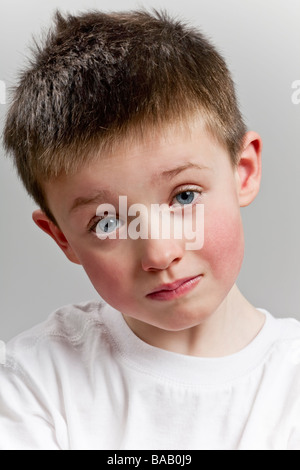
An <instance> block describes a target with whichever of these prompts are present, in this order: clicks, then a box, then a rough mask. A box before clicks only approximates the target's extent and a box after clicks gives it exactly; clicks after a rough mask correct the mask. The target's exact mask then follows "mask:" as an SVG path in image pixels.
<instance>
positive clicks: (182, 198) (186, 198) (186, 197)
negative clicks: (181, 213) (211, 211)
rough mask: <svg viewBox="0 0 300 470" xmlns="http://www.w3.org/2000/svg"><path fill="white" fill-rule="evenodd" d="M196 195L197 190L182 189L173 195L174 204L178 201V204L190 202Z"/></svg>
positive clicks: (197, 193)
mask: <svg viewBox="0 0 300 470" xmlns="http://www.w3.org/2000/svg"><path fill="white" fill-rule="evenodd" d="M198 195H199V192H197V191H182V192H181V193H179V194H177V196H175V198H174V201H175V205H176V203H179V204H180V205H187V204H192V203H193V202H194V200H195V199H196V197H197V196H198Z"/></svg>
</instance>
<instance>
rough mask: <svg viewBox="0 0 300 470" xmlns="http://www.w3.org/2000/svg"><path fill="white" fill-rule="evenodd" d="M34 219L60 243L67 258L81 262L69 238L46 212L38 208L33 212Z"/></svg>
mask: <svg viewBox="0 0 300 470" xmlns="http://www.w3.org/2000/svg"><path fill="white" fill-rule="evenodd" d="M32 219H33V221H34V222H35V223H36V225H37V226H38V227H39V228H40V229H41V230H43V231H44V232H46V233H47V234H48V235H50V237H51V238H53V240H55V242H56V243H57V244H58V246H59V248H61V249H62V251H63V252H64V254H65V255H66V256H67V258H68V259H69V260H70V261H72V263H76V264H81V263H80V262H79V261H78V258H77V256H76V255H75V253H74V251H73V250H72V248H71V246H70V244H69V242H68V240H67V239H66V237H65V236H64V234H63V232H62V231H61V230H60V228H59V227H58V226H57V225H55V224H54V223H53V222H52V221H51V220H50V219H49V218H48V217H47V216H46V214H45V213H44V212H43V211H42V210H40V209H38V210H36V211H34V212H33V214H32Z"/></svg>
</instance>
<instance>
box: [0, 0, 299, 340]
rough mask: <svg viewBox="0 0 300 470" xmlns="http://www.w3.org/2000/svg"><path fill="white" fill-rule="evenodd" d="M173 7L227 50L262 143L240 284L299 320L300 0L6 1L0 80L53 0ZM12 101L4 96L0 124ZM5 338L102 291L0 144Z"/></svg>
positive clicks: (0, 329) (72, 7) (12, 72)
mask: <svg viewBox="0 0 300 470" xmlns="http://www.w3.org/2000/svg"><path fill="white" fill-rule="evenodd" d="M141 6H146V7H150V6H153V7H156V8H161V7H165V8H167V9H168V10H169V11H170V12H171V13H175V14H178V15H179V16H180V17H183V18H186V19H187V20H190V21H191V22H192V23H193V24H194V25H196V26H199V27H200V28H201V29H202V31H203V32H204V33H206V34H207V35H208V36H209V37H210V38H212V39H213V42H214V43H215V45H216V46H217V47H218V49H219V50H220V52H221V53H223V55H224V56H225V58H226V59H227V62H228V65H229V67H230V69H231V71H232V74H233V77H234V80H235V82H236V83H237V91H238V96H239V100H240V103H241V108H242V112H243V114H244V116H245V119H246V122H247V124H248V127H249V128H251V129H253V130H256V131H258V132H259V133H260V134H261V136H262V138H263V142H264V150H263V179H262V186H261V191H260V194H259V196H258V197H257V199H256V201H255V202H254V203H253V204H252V205H251V206H249V207H247V208H244V209H242V214H243V219H244V225H245V234H246V256H245V260H244V265H243V268H242V271H241V274H240V277H239V282H238V284H239V287H240V289H241V290H242V292H243V293H244V294H245V295H246V296H247V297H248V299H249V300H250V301H251V302H252V303H253V304H254V305H256V306H257V307H264V308H266V309H268V310H270V311H271V312H272V313H273V314H274V315H275V316H293V317H296V318H298V319H299V320H300V309H299V305H300V302H299V301H300V289H299V284H300V282H299V281H300V269H299V262H300V222H299V203H300V184H299V177H300V133H299V124H300V105H295V104H293V103H292V100H291V96H292V93H293V90H292V83H293V81H295V80H300V27H299V24H300V1H299V0H243V1H241V0H194V1H193V0H184V1H178V0H158V1H157V0H151V1H150V0H149V1H143V2H136V1H130V0H125V1H124V0H123V1H119V0H110V1H109V2H104V1H100V0H98V1H97V0H94V1H87V0H86V1H83V0H60V1H57V0H47V2H41V1H38V0H26V1H21V0H9V1H8V0H1V3H0V57H1V61H0V80H4V81H5V83H6V84H7V86H8V87H9V86H12V85H13V84H14V83H15V79H16V77H17V73H18V70H19V69H20V67H21V68H22V67H23V66H24V65H25V64H26V61H27V58H28V56H30V51H29V47H28V44H29V43H30V41H31V37H32V34H34V35H39V34H40V31H41V29H43V28H47V27H48V26H49V25H50V23H51V18H52V13H53V11H54V9H55V8H60V9H61V10H63V11H70V12H73V13H74V12H78V11H79V10H80V11H82V10H87V9H90V8H99V9H102V10H105V11H110V10H122V9H123V10H127V9H132V8H136V7H141ZM6 109H7V106H5V105H0V131H2V127H3V122H4V116H5V112H6ZM0 194H1V205H0V221H1V244H0V266H1V271H0V298H1V311H0V338H1V339H2V340H4V341H7V340H8V339H9V338H11V337H12V336H14V335H16V334H17V333H19V332H21V331H22V330H24V329H26V328H28V327H30V326H32V325H34V324H35V323H37V322H40V321H42V320H44V319H45V318H46V317H47V316H48V314H49V313H51V311H53V310H54V309H56V308H58V307H59V306H61V305H64V304H66V303H74V302H78V301H83V300H87V299H90V298H97V293H96V292H95V291H94V289H93V287H92V286H90V284H89V280H88V279H87V276H86V275H85V273H84V272H83V270H82V268H81V267H79V266H76V265H73V264H71V263H70V262H68V260H67V259H66V258H65V257H64V255H63V253H62V252H60V250H59V249H58V248H57V247H56V245H55V243H54V242H53V241H52V240H51V239H50V238H49V237H47V236H46V235H45V234H43V233H42V232H41V231H39V229H38V228H37V227H36V226H35V225H34V223H33V222H32V220H31V213H32V210H33V209H34V208H35V206H34V204H33V202H32V201H31V200H30V199H29V197H28V196H27V195H26V193H25V191H24V190H23V187H22V186H21V184H20V182H19V181H18V178H17V176H16V174H15V172H14V170H13V168H12V166H11V163H10V161H9V160H8V159H6V158H4V152H3V149H2V148H0Z"/></svg>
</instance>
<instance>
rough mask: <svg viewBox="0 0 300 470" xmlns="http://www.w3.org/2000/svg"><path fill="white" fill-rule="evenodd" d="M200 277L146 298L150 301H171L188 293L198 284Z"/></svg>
mask: <svg viewBox="0 0 300 470" xmlns="http://www.w3.org/2000/svg"><path fill="white" fill-rule="evenodd" d="M201 278H202V275H201V274H200V275H199V276H196V277H193V278H190V279H187V280H186V281H184V282H183V283H182V284H180V286H178V287H177V288H176V289H173V290H160V291H158V292H153V293H151V294H148V295H147V297H148V298H150V299H152V300H173V299H178V297H182V296H183V295H185V294H187V293H188V292H190V291H191V290H192V289H194V287H196V285H197V284H198V283H199V281H200V279H201Z"/></svg>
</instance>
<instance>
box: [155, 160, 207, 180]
mask: <svg viewBox="0 0 300 470" xmlns="http://www.w3.org/2000/svg"><path fill="white" fill-rule="evenodd" d="M190 168H194V169H196V170H209V168H208V167H207V166H204V165H198V164H197V163H192V162H187V163H184V164H183V165H180V166H178V167H176V168H173V169H171V170H165V171H163V172H162V173H159V174H156V175H155V177H154V178H153V181H157V180H160V179H162V178H167V179H171V178H173V177H174V176H176V175H178V174H179V173H181V172H182V171H185V170H189V169H190Z"/></svg>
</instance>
